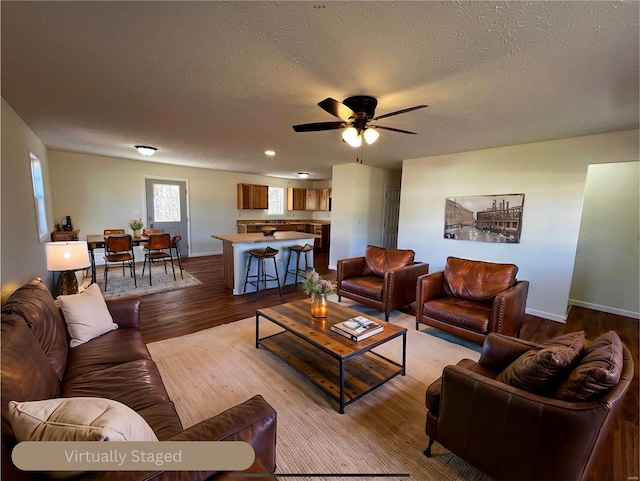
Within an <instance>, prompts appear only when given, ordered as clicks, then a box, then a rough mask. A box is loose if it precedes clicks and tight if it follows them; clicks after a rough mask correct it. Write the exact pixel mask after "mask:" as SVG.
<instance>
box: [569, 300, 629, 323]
mask: <svg viewBox="0 0 640 481" xmlns="http://www.w3.org/2000/svg"><path fill="white" fill-rule="evenodd" d="M569 305H570V306H577V307H584V308H586V309H592V310H594V311H600V312H606V313H607V314H615V315H617V316H624V317H631V318H633V319H640V312H633V311H627V310H624V309H618V308H616V307H610V306H602V305H600V304H593V303H591V302H583V301H577V300H575V299H569Z"/></svg>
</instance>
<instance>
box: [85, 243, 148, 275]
mask: <svg viewBox="0 0 640 481" xmlns="http://www.w3.org/2000/svg"><path fill="white" fill-rule="evenodd" d="M107 237H109V236H106V235H103V234H89V235H87V246H88V247H89V261H90V262H91V283H92V284H93V283H95V282H96V257H95V252H94V251H95V250H96V249H103V248H104V246H105V244H106V239H107ZM131 240H132V243H133V245H134V246H139V245H140V244H142V243H144V242H148V241H149V236H146V235H142V236H140V237H134V236H131Z"/></svg>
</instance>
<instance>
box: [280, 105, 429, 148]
mask: <svg viewBox="0 0 640 481" xmlns="http://www.w3.org/2000/svg"><path fill="white" fill-rule="evenodd" d="M318 105H319V106H320V107H321V108H322V109H324V110H326V111H327V112H329V113H330V114H331V115H333V116H335V117H338V118H339V119H341V121H340V122H316V123H312V124H300V125H294V126H293V130H295V131H296V132H317V131H320V130H333V129H345V131H344V132H343V133H342V138H343V140H344V141H345V142H347V143H348V144H349V145H351V146H352V147H360V145H362V138H363V137H364V140H365V141H366V142H367V143H368V144H372V143H373V142H375V141H376V139H377V138H378V135H379V134H378V132H377V129H384V130H392V131H393V132H400V133H403V134H415V133H416V132H409V131H408V130H401V129H395V128H393V127H385V126H383V125H376V124H369V122H375V121H376V120H380V119H384V118H386V117H391V116H392V115H398V114H404V113H407V112H411V111H413V110H418V109H423V108H425V107H428V105H416V106H415V107H409V108H406V109H402V110H398V111H396V112H390V113H388V114H384V115H378V116H377V117H374V115H375V110H376V106H377V105H378V101H377V100H376V99H375V98H374V97H369V96H367V95H355V96H353V97H349V98H347V99H345V100H344V102H338V101H337V100H335V99H332V98H326V99H324V100H322V101H321V102H318Z"/></svg>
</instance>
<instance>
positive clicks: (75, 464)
mask: <svg viewBox="0 0 640 481" xmlns="http://www.w3.org/2000/svg"><path fill="white" fill-rule="evenodd" d="M11 459H12V460H13V463H14V464H15V465H16V467H18V468H19V469H22V470H23V471H243V470H245V469H247V468H249V467H250V466H251V464H252V463H253V461H254V459H255V452H254V451H253V448H252V447H251V445H250V444H248V443H245V442H243V441H157V442H138V441H125V442H108V441H107V442H99V441H25V442H21V443H18V444H17V445H16V447H15V448H14V449H13V451H12V453H11Z"/></svg>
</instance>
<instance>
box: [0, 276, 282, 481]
mask: <svg viewBox="0 0 640 481" xmlns="http://www.w3.org/2000/svg"><path fill="white" fill-rule="evenodd" d="M106 303H107V307H108V310H109V312H110V313H111V316H112V317H113V321H114V322H115V323H116V324H117V325H118V327H117V329H115V330H112V331H110V332H107V333H106V334H103V335H101V336H99V337H96V338H95V339H92V340H90V341H88V342H86V343H84V344H81V345H79V346H77V347H72V348H70V347H69V338H68V334H67V327H66V323H65V320H64V319H63V317H62V314H61V312H60V310H59V309H58V307H57V306H56V303H55V302H54V300H53V298H52V296H51V294H50V292H49V291H48V289H47V287H46V286H45V285H44V284H43V283H42V282H41V281H40V280H39V279H34V280H33V281H31V282H29V283H27V284H25V285H24V286H22V287H21V288H19V289H18V290H17V291H15V292H14V293H13V294H12V295H11V296H10V297H9V299H8V300H7V301H6V302H5V304H4V305H3V306H2V359H1V361H2V365H1V370H2V479H3V480H7V481H8V480H22V479H34V478H37V477H38V473H33V472H25V471H20V470H19V469H18V468H16V467H15V466H14V465H13V464H12V462H11V454H10V453H11V450H12V448H13V447H14V446H15V444H16V442H17V441H16V439H15V437H14V433H13V430H12V426H11V423H10V421H9V419H10V417H9V407H8V403H9V402H10V401H38V400H45V399H53V398H74V397H76V398H77V397H89V398H94V397H95V398H107V399H111V400H115V401H118V402H120V403H122V404H125V405H126V406H128V407H129V408H131V409H132V410H133V411H135V412H136V413H137V414H139V415H140V416H142V418H143V419H144V421H146V423H147V424H148V425H149V426H150V427H151V429H152V430H153V432H154V433H155V435H156V436H157V438H158V440H159V441H225V440H228V441H244V442H247V443H249V444H250V445H251V446H252V447H253V449H254V451H255V453H256V458H255V461H254V463H253V465H252V466H251V467H250V468H249V470H248V471H247V472H261V473H269V472H271V473H272V472H273V471H274V469H275V442H276V412H275V411H274V409H273V408H272V407H271V406H270V405H269V404H268V403H267V402H266V401H265V400H264V399H263V398H262V397H261V396H255V397H253V398H251V399H249V400H248V401H246V402H244V403H242V404H240V405H237V406H235V407H231V408H230V409H228V410H226V411H224V412H222V413H220V414H218V415H216V416H214V417H212V418H209V419H206V420H204V421H202V422H200V423H199V424H196V425H194V426H192V427H190V428H188V429H186V430H185V429H183V427H182V424H181V422H180V419H179V417H178V414H177V412H176V409H175V407H174V405H173V402H172V401H171V399H169V396H168V394H167V391H166V389H165V387H164V384H163V382H162V379H161V377H160V372H159V371H158V368H157V367H156V364H155V363H154V361H153V360H152V359H151V356H150V354H149V351H148V350H147V347H146V345H145V343H144V341H143V338H142V336H141V334H140V330H139V320H140V297H137V296H126V297H120V298H113V299H107V301H106ZM114 478H117V479H119V480H124V479H128V480H143V479H144V480H145V481H147V480H160V479H172V480H208V479H216V480H223V479H229V473H219V472H215V471H213V472H187V471H185V472H175V471H174V472H171V471H166V472H165V471H151V472H142V471H130V472H117V473H115V472H94V473H86V474H85V475H83V476H81V479H83V480H98V479H114ZM233 479H234V480H238V479H242V478H238V477H234V478H233ZM252 479H253V478H252Z"/></svg>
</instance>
